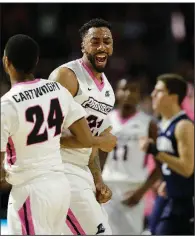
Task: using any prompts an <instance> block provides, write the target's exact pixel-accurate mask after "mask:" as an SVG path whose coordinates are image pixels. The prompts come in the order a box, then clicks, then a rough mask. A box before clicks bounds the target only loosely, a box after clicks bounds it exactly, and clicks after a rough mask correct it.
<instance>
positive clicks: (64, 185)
mask: <svg viewBox="0 0 195 239" xmlns="http://www.w3.org/2000/svg"><path fill="white" fill-rule="evenodd" d="M69 205H70V186H69V183H68V180H67V178H66V177H65V175H64V173H58V172H56V173H48V174H45V175H42V176H39V177H37V178H35V179H33V180H31V181H30V182H28V183H27V184H25V185H20V186H13V187H12V190H11V192H10V196H9V202H8V215H7V220H8V231H9V234H10V235H64V234H65V233H66V231H65V230H66V215H67V212H68V208H69Z"/></svg>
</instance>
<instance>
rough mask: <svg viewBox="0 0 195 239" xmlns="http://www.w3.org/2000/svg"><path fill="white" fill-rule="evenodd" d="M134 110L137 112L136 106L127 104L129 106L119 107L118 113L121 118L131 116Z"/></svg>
mask: <svg viewBox="0 0 195 239" xmlns="http://www.w3.org/2000/svg"><path fill="white" fill-rule="evenodd" d="M136 112H137V109H136V107H131V106H129V107H121V108H119V114H120V116H121V118H123V119H125V118H129V117H131V116H133V115H134V114H135V113H136Z"/></svg>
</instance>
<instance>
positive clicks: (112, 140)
mask: <svg viewBox="0 0 195 239" xmlns="http://www.w3.org/2000/svg"><path fill="white" fill-rule="evenodd" d="M111 130H112V127H111V126H109V127H108V128H107V129H105V130H104V131H103V132H102V133H101V134H100V137H101V139H102V140H101V145H100V147H99V148H100V149H101V150H102V151H104V152H111V151H112V150H113V149H114V147H115V146H116V143H117V138H116V136H114V135H113V134H112V133H110V131H111Z"/></svg>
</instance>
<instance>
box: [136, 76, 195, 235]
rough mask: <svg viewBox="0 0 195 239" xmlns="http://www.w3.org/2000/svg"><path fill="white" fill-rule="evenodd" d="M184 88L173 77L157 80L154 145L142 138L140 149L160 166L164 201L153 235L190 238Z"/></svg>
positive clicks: (190, 143) (189, 127)
mask: <svg viewBox="0 0 195 239" xmlns="http://www.w3.org/2000/svg"><path fill="white" fill-rule="evenodd" d="M186 91H187V84H186V82H185V81H184V79H183V78H182V77H181V76H179V75H175V74H164V75H161V76H159V77H158V78H157V84H156V86H155V88H154V91H153V92H152V101H153V103H152V104H153V109H154V110H155V111H157V112H158V113H160V115H161V117H162V119H161V122H160V124H159V134H158V138H157V144H154V142H153V141H152V140H151V139H150V138H146V137H145V138H142V139H141V140H140V147H141V149H142V150H144V151H145V152H147V153H148V154H153V155H154V156H155V159H156V160H157V161H158V162H159V163H160V165H161V172H162V175H163V179H164V181H165V183H166V194H167V196H166V197H167V200H166V201H165V202H166V205H164V206H163V211H162V212H161V216H160V219H159V221H158V225H157V226H156V229H155V232H154V233H155V234H156V235H193V228H194V225H193V222H194V204H193V195H194V125H193V123H192V122H191V121H190V120H189V118H188V116H187V115H186V114H185V112H184V111H182V110H181V103H182V101H183V99H184V97H185V95H186Z"/></svg>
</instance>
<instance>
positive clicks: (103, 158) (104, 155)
mask: <svg viewBox="0 0 195 239" xmlns="http://www.w3.org/2000/svg"><path fill="white" fill-rule="evenodd" d="M99 157H100V166H101V170H102V171H103V169H104V165H105V163H106V159H107V157H108V153H107V152H104V151H102V150H99Z"/></svg>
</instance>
